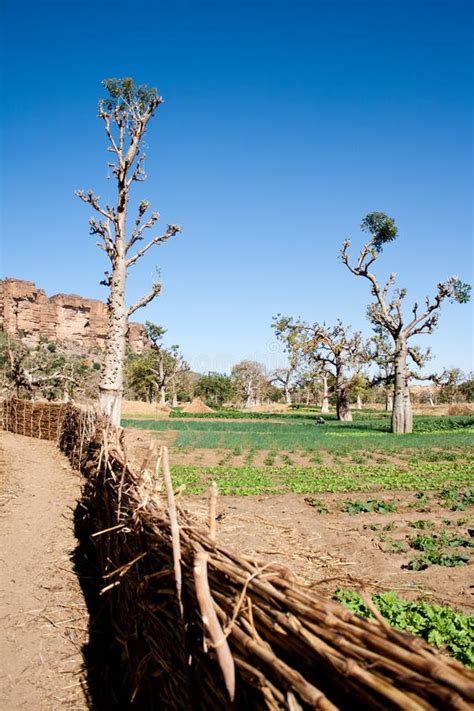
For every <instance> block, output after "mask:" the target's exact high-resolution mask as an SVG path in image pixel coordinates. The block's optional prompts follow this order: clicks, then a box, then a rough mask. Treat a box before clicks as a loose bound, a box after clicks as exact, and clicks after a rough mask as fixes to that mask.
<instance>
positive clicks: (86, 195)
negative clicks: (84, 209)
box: [75, 190, 115, 222]
mask: <svg viewBox="0 0 474 711" xmlns="http://www.w3.org/2000/svg"><path fill="white" fill-rule="evenodd" d="M75 195H77V197H78V198H80V199H81V200H83V201H84V202H86V203H87V204H88V205H92V207H93V208H94V210H97V212H99V213H100V214H101V215H103V216H104V217H106V218H107V219H108V220H111V221H112V222H113V221H114V220H115V215H114V214H113V212H111V211H107V210H104V208H103V207H101V206H100V205H99V200H100V195H94V193H93V192H92V190H88V191H87V192H84V190H76V192H75Z"/></svg>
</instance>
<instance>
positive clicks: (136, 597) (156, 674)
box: [60, 408, 474, 711]
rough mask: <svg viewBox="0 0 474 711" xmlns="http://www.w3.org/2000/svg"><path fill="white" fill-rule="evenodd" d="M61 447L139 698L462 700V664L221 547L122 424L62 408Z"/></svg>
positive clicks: (189, 702) (215, 702) (157, 704)
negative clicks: (133, 460)
mask: <svg viewBox="0 0 474 711" xmlns="http://www.w3.org/2000/svg"><path fill="white" fill-rule="evenodd" d="M60 445H61V447H62V449H63V450H64V451H65V452H66V453H67V454H68V455H69V456H70V457H71V460H72V461H74V462H75V465H76V466H78V467H80V468H81V470H82V472H83V473H84V475H85V477H86V483H85V489H84V496H83V500H82V502H81V503H82V505H83V506H84V507H85V508H84V510H85V511H86V517H87V520H88V525H89V530H90V534H91V540H92V541H93V542H94V544H95V547H96V554H97V555H96V558H97V561H98V566H99V573H100V577H101V583H100V584H101V593H102V596H103V599H104V601H105V603H106V605H107V610H108V613H107V614H108V617H109V623H110V625H111V626H112V627H113V630H114V635H115V638H116V639H117V641H118V644H119V645H120V647H121V651H122V655H121V656H122V664H123V672H124V675H125V676H126V679H127V686H128V689H129V699H130V701H129V707H130V708H138V709H146V710H148V709H152V708H160V709H170V710H171V711H175V710H176V711H178V710H181V709H182V710H183V711H184V709H186V710H187V709H199V710H201V709H202V710H203V711H204V709H206V711H207V710H210V709H272V710H277V709H288V710H289V711H298V710H299V709H310V708H317V709H323V710H331V709H350V710H351V711H352V710H353V709H380V710H381V711H382V710H384V711H385V710H387V709H400V711H402V710H403V711H421V710H422V709H440V710H441V709H443V710H444V709H462V710H466V711H467V709H472V708H473V704H474V674H473V673H472V672H470V671H468V670H467V669H465V668H464V667H462V666H461V665H460V664H459V663H457V662H456V661H454V660H452V659H450V658H449V657H446V656H443V655H441V654H440V653H439V652H438V651H437V650H435V649H434V648H432V647H430V646H429V645H427V644H426V643H425V642H424V641H423V640H421V639H420V638H415V637H414V636H411V635H409V634H407V633H402V632H399V631H396V630H394V629H392V628H390V627H389V626H388V625H387V624H386V623H385V622H384V620H383V619H382V618H381V617H380V615H379V613H378V612H377V610H376V609H375V608H374V607H373V605H372V604H371V602H370V599H368V598H367V599H366V602H367V604H368V605H369V606H370V607H371V609H372V611H373V613H374V615H375V616H376V619H375V620H372V621H371V620H368V619H362V618H360V617H357V616H356V615H353V614H352V613H351V612H350V611H348V610H347V609H346V608H344V607H343V606H342V605H340V604H338V603H336V602H335V601H332V600H328V599H327V598H325V597H324V596H323V595H320V594H319V593H318V591H317V589H315V587H314V586H313V587H309V586H307V585H304V584H303V583H302V582H301V581H299V580H297V579H296V578H295V577H294V576H293V575H292V573H291V572H290V571H289V570H287V569H285V568H284V567H282V566H280V565H277V564H269V563H268V562H267V563H264V562H262V561H259V560H256V559H254V558H253V557H248V556H244V555H239V554H238V553H235V552H231V551H229V550H227V549H226V548H224V547H222V546H220V545H219V541H218V537H217V536H216V519H215V508H216V491H215V489H213V490H211V492H210V501H209V526H208V529H207V530H204V529H203V528H202V527H200V526H199V525H198V524H197V521H196V520H195V518H194V517H193V515H192V514H191V513H190V512H189V511H187V510H186V508H185V506H184V504H183V503H182V500H181V497H180V496H176V497H175V494H174V493H173V488H172V486H171V479H170V474H169V465H168V452H167V450H166V448H163V449H162V450H161V454H160V457H159V459H158V465H157V467H156V469H154V470H151V467H150V462H151V461H152V459H153V456H154V454H156V453H154V452H153V450H152V448H150V451H149V453H148V456H147V457H146V459H145V461H144V462H143V464H142V466H141V467H140V468H137V469H136V470H134V469H132V467H131V466H130V465H129V464H128V462H127V457H126V452H125V449H124V446H123V433H122V434H121V433H120V431H114V430H112V429H110V428H108V427H107V425H106V424H105V425H104V422H103V421H102V422H101V421H94V418H93V417H92V416H91V415H90V413H89V414H87V413H84V412H82V411H78V410H74V409H73V408H70V409H69V410H68V412H67V416H66V417H65V419H64V420H63V428H62V432H61V437H60Z"/></svg>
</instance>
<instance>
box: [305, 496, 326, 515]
mask: <svg viewBox="0 0 474 711" xmlns="http://www.w3.org/2000/svg"><path fill="white" fill-rule="evenodd" d="M304 502H305V503H306V504H308V506H312V507H313V508H315V509H316V511H317V512H318V513H320V514H323V513H329V509H328V507H327V506H326V505H325V504H324V503H323V502H322V501H321V499H315V498H314V497H313V496H306V497H305V498H304Z"/></svg>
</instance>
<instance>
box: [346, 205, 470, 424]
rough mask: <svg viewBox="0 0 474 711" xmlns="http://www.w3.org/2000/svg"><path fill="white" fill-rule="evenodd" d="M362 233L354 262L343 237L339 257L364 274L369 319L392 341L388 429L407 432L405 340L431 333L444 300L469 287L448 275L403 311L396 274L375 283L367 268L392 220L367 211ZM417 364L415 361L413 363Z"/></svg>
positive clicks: (465, 294) (461, 299) (463, 296)
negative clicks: (362, 241)
mask: <svg viewBox="0 0 474 711" xmlns="http://www.w3.org/2000/svg"><path fill="white" fill-rule="evenodd" d="M361 228H362V230H363V231H364V232H368V233H369V234H370V239H369V241H368V242H367V243H366V244H365V245H364V246H363V247H362V249H361V250H360V253H359V256H358V258H357V260H356V261H355V262H354V263H351V261H350V259H349V254H348V249H349V246H350V240H345V242H344V243H343V246H342V249H341V259H342V262H343V263H344V264H345V265H346V267H347V268H348V269H349V270H350V271H351V272H352V274H355V275H356V276H360V277H364V278H365V279H367V280H368V281H369V282H370V284H371V293H372V296H374V298H375V300H374V302H373V303H372V304H370V305H369V307H368V316H369V319H370V321H371V322H372V323H373V324H375V325H376V326H381V327H382V328H383V329H386V331H387V332H388V333H389V334H390V335H391V337H392V338H393V341H394V361H393V362H394V375H393V377H394V401H393V410H392V432H396V433H408V432H412V431H413V415H412V409H411V402H410V393H409V389H408V380H409V376H410V373H409V370H408V367H407V357H408V356H409V355H411V356H412V358H413V360H414V361H415V363H417V358H418V355H417V352H416V350H415V349H414V348H410V345H409V340H410V339H411V338H412V337H413V336H417V335H421V334H426V333H432V332H433V329H434V328H435V327H436V325H437V323H438V318H439V314H438V313H437V312H438V310H439V308H440V306H441V304H442V303H443V301H444V300H445V299H449V300H451V301H457V302H458V303H466V302H467V301H469V298H470V290H471V287H470V286H469V284H466V283H464V282H462V281H461V280H460V279H459V278H458V277H456V276H452V277H450V278H449V279H447V280H446V281H444V282H439V283H438V284H437V292H436V294H435V296H434V297H433V298H430V297H428V296H427V297H426V299H425V306H424V308H422V309H421V311H420V307H419V304H418V303H415V304H414V305H413V308H412V310H411V313H412V315H411V317H409V318H408V319H407V318H406V317H405V315H404V313H403V302H404V299H405V297H406V295H407V290H406V289H393V287H394V285H395V280H396V275H395V274H393V273H392V274H390V276H389V278H388V280H387V282H386V283H385V285H383V286H382V285H381V284H379V281H378V279H377V277H376V276H375V274H373V272H371V271H370V267H371V266H372V264H373V263H374V262H375V261H376V260H377V259H378V257H379V256H380V253H381V252H382V250H383V247H384V245H385V244H387V243H388V242H392V241H393V240H394V239H396V237H397V234H398V230H397V227H396V225H395V221H394V220H393V219H392V218H391V217H387V215H385V214H384V213H383V212H372V213H370V214H368V215H367V216H366V217H365V218H364V219H363V220H362V224H361ZM417 364H418V363H417Z"/></svg>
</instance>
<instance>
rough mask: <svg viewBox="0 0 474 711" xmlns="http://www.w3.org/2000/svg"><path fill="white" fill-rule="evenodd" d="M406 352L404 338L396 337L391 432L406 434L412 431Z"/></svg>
mask: <svg viewBox="0 0 474 711" xmlns="http://www.w3.org/2000/svg"><path fill="white" fill-rule="evenodd" d="M407 353H408V351H407V342H406V340H405V339H404V338H398V340H397V341H396V343H395V395H394V400H393V411H392V432H394V433H396V434H408V433H410V432H412V431H413V414H412V410H411V401H410V391H409V389H408V371H407Z"/></svg>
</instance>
